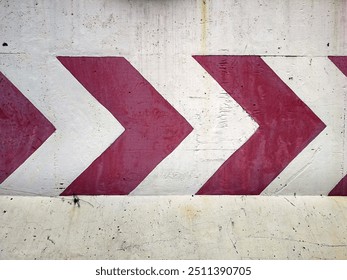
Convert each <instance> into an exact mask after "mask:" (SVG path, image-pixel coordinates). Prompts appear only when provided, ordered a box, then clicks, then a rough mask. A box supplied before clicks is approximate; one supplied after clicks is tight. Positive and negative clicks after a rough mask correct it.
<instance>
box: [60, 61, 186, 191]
mask: <svg viewBox="0 0 347 280" xmlns="http://www.w3.org/2000/svg"><path fill="white" fill-rule="evenodd" d="M59 60H60V62H61V63H62V64H63V65H64V66H65V67H66V68H67V69H68V70H69V71H70V72H71V73H72V74H73V75H74V77H76V79H77V80H78V81H79V82H80V83H81V84H82V85H83V86H84V87H85V88H86V89H87V90H88V91H89V92H90V93H91V94H92V95H93V96H94V97H95V98H96V99H97V100H98V101H99V102H100V103H101V104H103V105H104V106H105V107H106V108H107V109H108V110H109V111H110V112H111V113H112V114H113V115H114V116H115V117H116V118H117V119H118V120H119V121H120V123H121V124H122V125H123V126H124V127H125V132H124V133H123V134H122V135H121V137H119V138H118V139H117V140H116V141H115V142H114V143H113V144H112V145H111V146H110V147H109V148H108V149H107V150H106V151H105V152H104V153H103V154H102V155H101V156H100V157H99V158H97V159H96V160H95V161H94V162H93V163H92V164H91V165H90V166H89V167H88V169H86V170H85V171H84V172H83V173H82V174H81V175H80V176H79V177H78V178H77V179H76V180H75V181H74V182H73V183H72V184H71V185H70V186H69V187H68V188H67V189H66V190H65V191H64V192H63V193H62V195H72V194H85V195H98V194H103V195H111V194H112V195H124V194H129V193H130V192H131V191H132V190H133V189H135V188H136V187H137V185H138V184H139V183H140V182H141V181H142V180H143V179H144V178H145V177H146V176H147V175H148V174H149V173H150V172H151V171H152V170H153V169H154V168H155V167H156V166H157V165H158V164H159V163H160V162H161V161H162V160H163V159H164V158H165V157H166V156H167V155H169V154H170V153H171V152H172V151H173V150H174V149H175V148H176V147H177V145H179V143H180V142H181V141H182V140H183V139H184V138H185V137H186V136H187V135H188V134H189V133H190V132H191V131H192V127H191V126H190V124H189V123H188V122H187V121H186V120H185V119H184V118H183V117H182V116H181V115H179V114H178V113H177V111H176V110H175V109H174V108H173V107H172V106H171V105H170V104H169V103H168V102H167V101H166V100H165V99H164V98H162V97H161V95H160V94H159V93H158V92H157V91H156V90H155V89H154V88H153V87H152V86H151V85H150V84H149V83H148V82H147V81H146V80H145V79H144V78H143V77H142V76H141V74H140V73H139V72H137V71H136V70H135V68H133V67H132V66H131V64H130V63H129V62H128V61H127V60H126V59H124V58H121V57H59Z"/></svg>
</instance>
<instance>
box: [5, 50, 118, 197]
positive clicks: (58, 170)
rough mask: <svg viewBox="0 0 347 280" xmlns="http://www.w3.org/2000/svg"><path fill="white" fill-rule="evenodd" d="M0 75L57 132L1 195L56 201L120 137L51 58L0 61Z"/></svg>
mask: <svg viewBox="0 0 347 280" xmlns="http://www.w3.org/2000/svg"><path fill="white" fill-rule="evenodd" d="M0 58H1V59H0V61H1V64H0V67H1V71H2V72H3V73H5V75H6V76H7V77H8V78H9V79H10V80H11V81H13V82H14V83H15V84H16V86H17V87H18V89H19V90H20V91H21V92H22V93H23V94H25V96H26V98H28V99H29V100H30V102H31V103H33V104H34V106H35V107H36V108H38V110H39V111H41V112H42V113H43V114H44V116H45V117H46V118H47V119H48V120H49V121H50V122H51V123H52V124H53V125H54V126H55V127H56V131H55V132H54V133H53V134H52V136H51V137H49V138H48V140H47V141H46V142H44V143H43V144H42V145H41V147H40V148H39V149H38V150H37V151H36V152H35V153H33V154H32V155H31V157H30V158H28V159H27V160H26V161H25V162H24V163H23V164H22V165H21V166H20V167H19V168H17V170H16V171H15V172H13V173H12V175H10V176H9V177H8V178H7V179H6V180H5V181H4V182H3V183H2V184H1V187H0V194H5V195H14V194H18V195H23V194H25V195H43V196H57V195H59V194H61V192H62V191H63V190H64V189H66V187H67V186H68V185H70V184H71V183H72V182H73V181H74V180H75V179H76V178H77V177H78V176H79V175H80V174H81V173H82V172H83V171H84V170H85V169H86V168H87V167H88V166H89V165H90V164H91V163H92V162H93V161H94V160H95V159H96V158H97V157H99V156H100V154H102V153H103V152H104V151H105V149H106V148H107V147H109V146H110V145H111V144H112V143H113V142H114V141H115V139H117V138H118V137H119V136H120V135H121V134H122V133H123V131H124V128H123V127H122V126H121V125H120V123H119V122H118V121H117V120H116V119H115V118H114V117H113V116H112V114H111V113H110V112H108V111H107V110H106V109H105V108H104V107H103V106H102V105H101V104H100V103H99V102H98V101H97V100H96V99H95V98H94V97H93V96H91V95H90V93H89V92H88V91H86V90H85V88H83V87H82V86H81V84H80V83H78V81H77V80H76V79H75V78H74V77H73V76H72V75H71V74H70V73H69V72H68V71H67V70H66V68H64V66H63V65H62V64H61V63H60V62H59V61H58V60H57V59H56V58H55V57H52V56H50V55H44V54H41V53H40V54H38V55H35V56H30V55H23V56H22V55H0Z"/></svg>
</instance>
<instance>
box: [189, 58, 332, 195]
mask: <svg viewBox="0 0 347 280" xmlns="http://www.w3.org/2000/svg"><path fill="white" fill-rule="evenodd" d="M195 59H196V60H197V61H198V62H199V63H200V64H201V65H202V66H203V67H204V68H205V69H206V70H207V71H208V72H209V73H210V74H211V75H212V76H213V77H214V79H216V81H217V82H218V83H219V84H220V85H221V86H222V87H223V88H224V89H225V90H226V91H227V92H228V93H229V94H230V96H232V97H233V98H234V99H235V100H236V101H237V102H238V103H239V104H240V105H241V106H242V107H243V108H244V109H245V110H246V111H247V112H248V113H249V114H250V115H251V116H252V118H254V120H255V121H256V122H257V123H258V124H259V128H258V130H257V131H256V132H255V133H254V134H253V135H252V137H251V138H250V139H249V140H248V141H247V142H246V143H245V144H244V145H243V146H242V147H241V148H240V149H239V150H238V151H236V152H235V153H234V154H233V155H232V156H231V157H230V158H229V159H228V160H227V161H226V162H225V163H224V164H223V165H222V166H221V168H219V169H218V171H217V172H216V173H215V174H214V175H213V176H212V177H211V178H210V179H209V180H208V181H207V182H206V183H205V185H204V186H203V187H202V188H201V189H200V190H199V191H198V194H217V195H221V194H229V195H234V194H237V195H250V194H252V195H253V194H260V193H261V192H262V191H263V190H264V189H265V188H266V187H267V186H268V185H269V184H270V183H271V181H273V180H274V179H275V178H276V176H278V174H279V173H280V172H281V171H282V170H283V169H284V168H285V167H286V166H287V165H288V164H289V163H290V162H291V161H292V160H293V159H294V158H295V157H296V156H297V155H298V154H299V153H300V152H301V151H302V150H303V149H304V148H305V147H306V146H307V145H308V143H310V142H311V141H312V140H313V139H314V138H315V137H316V136H317V135H318V134H319V133H320V132H321V131H322V130H323V129H324V127H325V125H324V123H323V122H322V121H321V120H320V119H319V118H318V117H317V116H316V115H315V114H314V113H313V112H312V111H311V110H310V109H309V108H308V107H307V106H306V105H305V104H304V103H303V102H302V101H301V100H300V99H299V98H298V97H297V96H296V95H295V94H294V92H292V91H291V90H290V88H288V87H287V85H286V84H285V83H283V82H282V80H281V79H279V77H278V76H277V75H276V74H275V73H274V72H273V71H272V70H271V69H270V68H269V67H268V66H267V65H266V64H265V62H264V61H263V60H262V59H261V58H260V57H257V56H195Z"/></svg>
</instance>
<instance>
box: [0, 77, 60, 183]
mask: <svg viewBox="0 0 347 280" xmlns="http://www.w3.org/2000/svg"><path fill="white" fill-rule="evenodd" d="M54 131H55V128H54V126H53V125H52V124H51V123H50V122H49V121H48V120H47V119H46V118H45V117H44V116H43V115H42V114H41V113H40V111H38V110H37V109H36V108H35V107H34V106H33V104H31V103H30V101H29V100H28V99H27V98H26V97H25V96H24V95H23V94H22V93H21V92H20V91H19V90H18V89H17V88H16V87H15V86H14V85H13V84H12V83H11V82H10V81H9V80H8V79H7V78H6V77H5V75H4V74H2V73H1V72H0V183H2V182H3V181H4V180H5V179H6V178H7V177H8V176H9V175H11V174H12V173H13V172H14V171H15V170H16V169H17V168H18V167H19V166H20V165H22V164H23V162H24V161H25V160H26V159H27V158H29V157H30V156H31V155H32V154H33V153H34V152H35V151H36V150H37V149H38V148H39V147H40V146H41V144H42V143H43V142H45V141H46V140H47V139H48V137H49V136H51V135H52V133H53V132H54Z"/></svg>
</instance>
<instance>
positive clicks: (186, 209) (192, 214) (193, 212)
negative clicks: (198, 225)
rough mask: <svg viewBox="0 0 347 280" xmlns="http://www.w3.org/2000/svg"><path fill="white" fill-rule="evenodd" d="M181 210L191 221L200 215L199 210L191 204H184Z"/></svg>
mask: <svg viewBox="0 0 347 280" xmlns="http://www.w3.org/2000/svg"><path fill="white" fill-rule="evenodd" d="M181 211H182V214H183V216H184V217H185V218H186V219H187V220H189V221H190V222H192V221H193V220H194V219H196V218H197V217H198V215H199V211H198V210H197V209H195V208H194V207H193V206H191V205H184V206H183V207H182V208H181Z"/></svg>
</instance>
